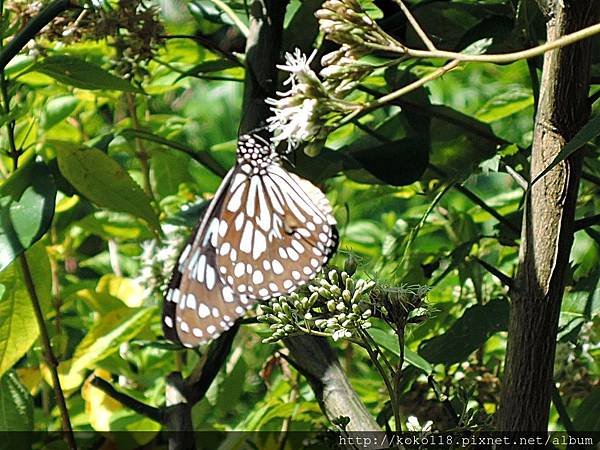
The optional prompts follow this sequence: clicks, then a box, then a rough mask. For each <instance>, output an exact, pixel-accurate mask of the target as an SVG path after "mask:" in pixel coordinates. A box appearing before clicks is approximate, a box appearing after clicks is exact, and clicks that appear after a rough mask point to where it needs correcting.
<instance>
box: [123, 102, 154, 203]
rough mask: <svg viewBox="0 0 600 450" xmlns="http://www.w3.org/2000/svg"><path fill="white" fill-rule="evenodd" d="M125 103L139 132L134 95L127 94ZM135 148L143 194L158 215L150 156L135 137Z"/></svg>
mask: <svg viewBox="0 0 600 450" xmlns="http://www.w3.org/2000/svg"><path fill="white" fill-rule="evenodd" d="M125 97H126V101H127V108H128V110H129V117H130V118H131V122H132V124H133V128H134V129H136V130H141V129H142V128H141V126H140V122H139V120H138V116H137V111H136V104H135V94H132V93H127V94H126V95H125ZM134 140H135V147H136V150H137V151H136V155H137V157H138V160H139V161H140V167H141V169H142V177H143V179H144V192H145V193H146V195H147V196H148V197H149V198H150V200H151V201H152V205H153V206H154V208H155V211H156V212H157V213H160V210H159V206H158V201H157V200H156V197H155V196H154V192H153V190H152V183H151V181H150V164H149V163H148V161H149V159H150V156H149V155H148V152H147V151H146V147H145V146H144V143H143V141H142V140H141V139H140V138H138V137H136V138H135V139H134Z"/></svg>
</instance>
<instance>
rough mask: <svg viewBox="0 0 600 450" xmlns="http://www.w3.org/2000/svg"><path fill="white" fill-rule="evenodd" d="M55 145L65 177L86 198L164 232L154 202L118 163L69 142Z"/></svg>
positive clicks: (100, 153) (102, 154)
mask: <svg viewBox="0 0 600 450" xmlns="http://www.w3.org/2000/svg"><path fill="white" fill-rule="evenodd" d="M54 145H55V147H56V151H57V156H58V167H59V169H60V171H61V173H62V174H63V175H64V177H65V178H66V179H67V180H69V182H70V183H71V184H72V185H73V186H74V187H75V188H76V189H77V190H78V191H79V192H81V193H82V194H83V195H84V196H85V197H87V198H88V199H89V200H91V201H92V202H94V203H96V204H97V205H98V206H101V207H105V208H109V209H113V210H115V211H121V212H127V213H129V214H133V215H134V216H137V217H139V218H141V219H144V220H145V221H146V222H147V223H148V224H149V225H150V226H151V227H152V228H154V229H155V230H158V229H159V228H160V225H159V223H158V219H157V217H156V214H155V213H154V210H153V209H152V206H151V205H150V199H149V198H148V196H147V195H146V194H145V193H144V191H142V189H141V188H140V186H139V185H138V184H137V183H136V182H135V181H133V179H132V178H131V177H130V176H129V174H128V173H127V172H126V171H125V170H124V169H123V168H122V167H121V166H120V165H119V164H118V163H117V162H116V161H115V160H113V159H112V158H110V157H109V156H108V155H106V153H103V152H101V151H100V150H97V149H95V148H87V149H84V148H78V147H76V146H74V145H72V144H70V143H66V142H54Z"/></svg>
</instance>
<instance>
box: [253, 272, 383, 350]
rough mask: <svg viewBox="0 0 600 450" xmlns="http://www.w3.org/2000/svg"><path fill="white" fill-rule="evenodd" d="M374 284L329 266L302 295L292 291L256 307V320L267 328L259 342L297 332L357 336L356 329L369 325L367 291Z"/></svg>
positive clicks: (370, 309) (273, 340) (337, 337)
mask: <svg viewBox="0 0 600 450" xmlns="http://www.w3.org/2000/svg"><path fill="white" fill-rule="evenodd" d="M374 285H375V283H374V282H373V281H365V280H363V279H359V280H356V281H355V280H354V279H353V278H352V276H350V275H349V274H348V273H347V272H345V271H342V272H340V271H338V270H335V269H332V270H331V271H329V273H328V274H327V275H323V276H321V277H320V278H319V279H317V280H316V281H315V282H314V283H313V284H311V285H309V286H308V292H307V293H306V295H302V294H298V293H293V294H291V295H289V296H282V297H278V298H275V299H272V300H271V301H270V302H269V303H268V304H267V305H261V306H259V308H258V311H257V314H258V317H257V320H258V321H259V322H263V323H266V324H268V325H269V328H270V330H271V335H270V336H269V337H267V338H266V339H264V340H263V342H276V341H278V340H280V339H283V338H285V337H288V336H292V335H296V334H301V333H307V334H315V335H319V336H330V337H332V338H333V339H334V340H336V341H337V340H339V339H343V338H352V337H355V338H357V337H359V335H358V331H359V330H361V329H366V328H369V327H370V326H371V324H370V322H369V318H370V317H371V316H372V314H373V310H372V308H371V303H370V300H369V292H370V291H371V289H372V288H373V286H374Z"/></svg>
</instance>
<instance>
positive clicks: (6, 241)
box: [0, 162, 56, 270]
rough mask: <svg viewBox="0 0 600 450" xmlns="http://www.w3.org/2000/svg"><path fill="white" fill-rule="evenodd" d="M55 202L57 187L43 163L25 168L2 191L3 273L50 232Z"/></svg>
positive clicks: (0, 243)
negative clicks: (47, 231)
mask: <svg viewBox="0 0 600 450" xmlns="http://www.w3.org/2000/svg"><path fill="white" fill-rule="evenodd" d="M55 200H56V186H55V185H54V180H53V178H52V176H51V175H50V171H49V170H48V168H47V167H46V165H44V164H43V163H38V162H30V163H29V164H26V165H24V166H22V167H21V168H20V169H18V170H17V171H16V172H14V173H13V174H12V175H11V176H10V177H9V178H8V180H7V181H6V182H5V183H4V185H2V187H0V270H2V269H4V268H5V267H6V266H8V265H9V264H10V263H11V261H13V260H14V259H15V258H16V257H17V256H18V255H20V254H21V253H23V252H24V251H25V250H26V249H28V248H29V247H31V246H32V245H33V244H34V243H35V242H36V241H37V240H39V239H40V238H41V237H42V236H43V235H44V233H45V232H46V230H48V227H50V223H51V222H52V218H53V216H54V203H55Z"/></svg>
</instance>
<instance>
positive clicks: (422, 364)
mask: <svg viewBox="0 0 600 450" xmlns="http://www.w3.org/2000/svg"><path fill="white" fill-rule="evenodd" d="M368 333H369V335H370V336H371V337H372V338H373V340H374V341H375V342H376V343H377V344H379V345H381V346H382V347H383V348H385V349H386V350H389V351H390V352H392V353H393V354H395V355H397V356H400V346H399V344H398V339H397V338H396V337H395V336H392V335H391V334H389V333H388V332H386V331H385V330H380V329H379V328H370V329H369V331H368ZM404 361H405V362H407V363H408V364H410V365H412V366H415V367H416V368H417V369H421V370H422V371H423V372H425V373H426V374H430V373H431V372H433V367H431V364H429V363H428V362H427V361H426V360H425V359H424V358H423V357H421V356H420V355H419V354H418V353H416V352H413V351H412V350H411V349H409V348H408V347H406V346H405V347H404Z"/></svg>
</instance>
